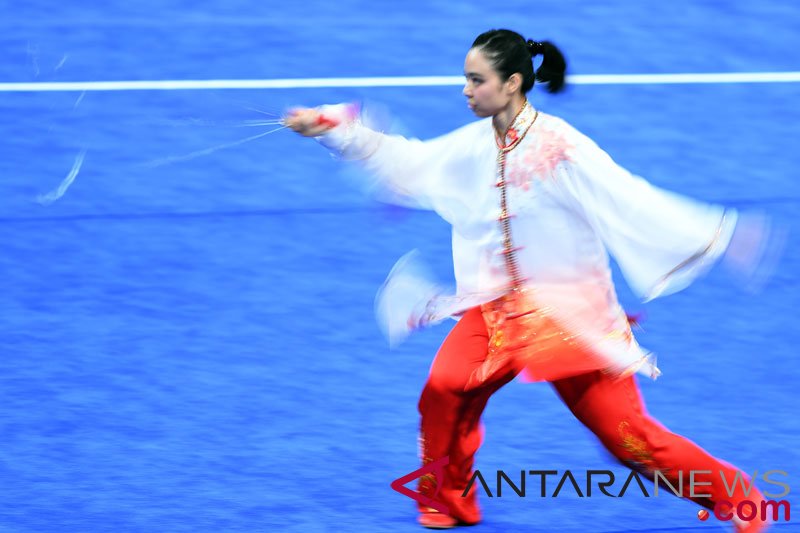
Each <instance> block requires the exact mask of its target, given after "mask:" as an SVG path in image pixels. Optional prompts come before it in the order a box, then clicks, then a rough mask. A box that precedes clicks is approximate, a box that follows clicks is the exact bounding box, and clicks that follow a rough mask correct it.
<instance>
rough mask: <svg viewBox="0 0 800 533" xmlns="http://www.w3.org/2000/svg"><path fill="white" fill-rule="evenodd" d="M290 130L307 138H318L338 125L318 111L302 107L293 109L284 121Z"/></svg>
mask: <svg viewBox="0 0 800 533" xmlns="http://www.w3.org/2000/svg"><path fill="white" fill-rule="evenodd" d="M283 123H284V124H286V126H288V127H289V128H290V129H292V130H293V131H296V132H297V133H299V134H300V135H303V136H305V137H318V136H319V135H322V134H323V133H325V132H326V131H328V130H329V129H331V128H333V127H335V126H336V125H337V122H336V121H333V120H330V119H328V118H326V117H325V116H324V115H323V114H322V113H320V112H319V111H317V110H316V109H312V108H308V107H302V108H296V109H291V110H289V112H288V113H287V114H286V117H284V119H283Z"/></svg>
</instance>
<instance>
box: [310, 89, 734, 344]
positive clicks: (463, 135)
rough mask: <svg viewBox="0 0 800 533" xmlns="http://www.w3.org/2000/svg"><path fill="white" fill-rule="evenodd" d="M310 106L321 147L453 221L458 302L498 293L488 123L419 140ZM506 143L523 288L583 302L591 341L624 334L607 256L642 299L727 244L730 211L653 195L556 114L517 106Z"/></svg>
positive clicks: (498, 245)
mask: <svg viewBox="0 0 800 533" xmlns="http://www.w3.org/2000/svg"><path fill="white" fill-rule="evenodd" d="M320 109H321V111H322V113H323V114H325V115H326V116H333V117H336V119H337V120H338V121H340V122H339V124H338V125H337V126H336V127H334V128H332V129H331V130H329V131H328V132H327V133H326V134H324V135H323V136H321V137H320V138H319V140H320V142H321V143H322V144H323V145H325V146H326V147H328V148H329V149H332V150H333V151H335V152H337V153H338V154H339V155H340V156H341V157H342V158H343V159H346V160H356V161H358V162H359V163H360V164H361V165H362V166H363V167H364V168H365V169H366V170H367V171H368V172H369V173H371V174H373V175H375V176H377V177H378V178H379V180H380V182H381V183H382V184H383V185H384V186H386V187H388V188H389V189H390V190H391V191H393V192H394V193H395V194H398V195H402V196H403V197H405V198H407V199H411V200H413V201H414V202H416V204H418V205H419V206H421V207H425V208H429V209H433V210H434V211H436V212H437V213H438V214H439V215H440V216H441V217H442V218H444V219H445V220H446V221H447V222H449V223H450V224H451V225H452V245H453V262H454V269H455V279H456V286H457V293H458V295H460V296H464V297H469V296H471V295H487V296H486V299H489V298H490V295H496V294H497V293H498V292H502V291H503V290H505V289H507V288H508V287H509V284H510V282H511V280H510V278H509V273H508V269H507V266H506V262H505V255H504V250H505V248H504V243H503V232H502V229H501V224H500V222H499V220H500V219H501V217H502V216H503V213H501V210H500V190H499V187H498V143H497V139H496V134H495V131H494V128H493V125H492V121H491V119H490V118H487V119H484V120H480V121H477V122H473V123H471V124H468V125H466V126H463V127H461V128H459V129H457V130H455V131H453V132H451V133H448V134H446V135H443V136H441V137H438V138H435V139H432V140H429V141H419V140H415V139H406V138H404V137H401V136H397V135H388V134H384V133H380V132H377V131H373V130H372V129H370V128H368V127H366V126H365V125H363V124H362V123H361V121H360V120H359V118H358V116H356V114H355V113H353V112H352V108H351V107H350V106H346V105H343V106H323V107H322V108H320ZM507 135H508V137H507V138H506V139H505V141H506V142H505V144H508V143H509V142H511V141H513V137H514V136H517V135H524V137H523V138H522V140H521V141H520V142H519V144H518V145H517V146H516V147H515V148H514V149H513V150H511V151H510V152H508V153H507V154H506V163H505V181H506V191H507V202H508V213H507V216H510V217H511V235H512V245H513V247H514V249H515V251H514V253H515V254H516V257H517V263H518V265H519V271H520V274H521V276H522V278H523V279H524V280H525V284H526V285H529V286H531V287H536V288H537V289H540V290H541V289H542V288H549V290H550V292H551V293H553V294H558V296H556V297H555V298H557V299H558V300H559V302H560V303H561V304H562V306H563V305H566V307H567V308H569V307H570V306H575V305H577V306H578V307H580V306H581V305H583V303H581V301H585V303H586V305H587V306H589V307H590V308H591V310H592V311H591V313H589V314H590V315H593V316H594V317H595V318H593V319H592V320H590V322H592V323H593V324H592V326H591V327H596V328H599V330H598V332H597V333H598V334H601V333H602V334H607V333H609V332H610V331H612V330H619V329H620V328H627V324H625V325H624V326H623V321H622V317H624V314H623V313H622V310H621V309H620V307H619V305H618V303H617V299H616V294H615V291H614V286H613V283H612V279H611V270H610V268H609V252H610V254H611V255H612V256H613V257H614V258H615V259H616V261H617V263H618V264H619V266H620V269H621V270H622V273H623V275H624V276H625V279H626V280H627V282H628V283H629V285H630V286H631V288H632V289H633V290H634V292H635V293H636V294H637V295H639V296H640V297H642V298H643V299H645V300H650V299H653V298H655V297H657V296H661V295H666V294H670V293H673V292H676V291H678V290H681V289H683V288H684V287H686V286H687V285H689V284H690V283H691V282H692V280H694V279H695V278H696V277H697V276H699V275H700V274H701V273H703V272H704V271H705V270H707V269H708V268H709V267H710V266H711V265H712V264H713V263H714V262H715V261H716V260H717V258H718V257H719V256H720V255H721V254H722V253H723V252H724V250H725V249H726V247H727V246H728V243H729V242H730V239H731V236H732V234H733V230H734V227H735V224H736V218H737V215H736V212H735V211H733V210H726V209H724V208H722V207H721V206H717V205H709V204H705V203H699V202H696V201H694V200H691V199H687V198H685V197H681V196H679V195H676V194H673V193H670V192H667V191H664V190H662V189H659V188H657V187H654V186H653V185H651V184H649V183H648V182H647V181H645V180H644V179H642V178H640V177H638V176H634V175H632V174H630V173H629V172H628V171H626V170H625V169H624V168H622V167H620V166H619V165H617V164H616V163H615V162H614V161H613V160H612V159H611V157H609V155H608V154H607V153H606V152H604V151H603V150H602V149H600V148H599V147H598V146H597V145H596V144H595V143H594V142H593V141H592V140H591V139H589V138H588V137H586V136H585V135H583V134H581V133H580V132H578V131H577V130H576V129H575V128H573V127H572V126H570V125H569V124H567V123H566V122H565V121H564V120H562V119H560V118H557V117H555V116H552V115H548V114H546V113H542V112H538V111H536V110H535V109H533V108H532V107H531V106H530V105H529V104H526V105H525V107H524V108H523V110H522V111H521V112H520V114H519V115H518V116H517V117H516V119H515V121H514V123H513V124H512V126H511V128H510V129H509V132H508V134H507ZM547 292H548V289H545V293H547ZM480 299H481V298H480V296H478V301H480ZM588 300H591V302H589V301H588ZM565 301H568V302H573V303H572V304H564V303H563V302H565ZM474 303H475V300H473V301H472V304H474ZM569 312H570V313H571V314H574V312H573V310H570V311H569ZM587 316H588V315H587ZM602 317H605V319H601V320H597V319H599V318H602ZM606 319H607V320H606ZM631 343H632V344H631V346H629V348H632V349H635V351H636V352H637V353H638V354H640V352H638V346H636V345H635V341H633V340H631ZM632 357H633V356H632Z"/></svg>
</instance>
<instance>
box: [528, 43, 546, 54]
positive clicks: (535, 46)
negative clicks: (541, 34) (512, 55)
mask: <svg viewBox="0 0 800 533" xmlns="http://www.w3.org/2000/svg"><path fill="white" fill-rule="evenodd" d="M528 50H529V51H530V53H531V57H536V56H538V55H541V54H543V53H544V44H542V43H541V42H539V41H533V40H531V39H528Z"/></svg>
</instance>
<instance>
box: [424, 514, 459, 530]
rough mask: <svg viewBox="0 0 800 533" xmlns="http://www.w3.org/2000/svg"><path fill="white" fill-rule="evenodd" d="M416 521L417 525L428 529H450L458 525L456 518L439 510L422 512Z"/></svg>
mask: <svg viewBox="0 0 800 533" xmlns="http://www.w3.org/2000/svg"><path fill="white" fill-rule="evenodd" d="M417 521H418V522H419V525H421V526H422V527H427V528H428V529H452V528H454V527H456V526H457V525H458V520H456V519H455V518H453V517H452V516H450V515H449V514H444V513H440V512H439V511H425V512H422V513H420V515H419V518H418V519H417Z"/></svg>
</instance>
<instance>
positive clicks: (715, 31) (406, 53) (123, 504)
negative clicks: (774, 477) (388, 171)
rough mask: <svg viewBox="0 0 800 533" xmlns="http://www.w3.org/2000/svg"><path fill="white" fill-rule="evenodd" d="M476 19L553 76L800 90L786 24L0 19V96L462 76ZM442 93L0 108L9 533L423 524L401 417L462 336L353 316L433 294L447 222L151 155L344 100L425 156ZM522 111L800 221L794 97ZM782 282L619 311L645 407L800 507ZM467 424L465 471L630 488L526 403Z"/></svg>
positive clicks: (240, 5)
mask: <svg viewBox="0 0 800 533" xmlns="http://www.w3.org/2000/svg"><path fill="white" fill-rule="evenodd" d="M492 27H509V28H512V29H515V30H517V31H520V32H521V33H524V34H525V35H526V36H527V37H531V38H535V39H551V40H553V41H554V42H556V43H557V44H558V45H559V46H560V47H561V48H562V49H563V50H564V52H565V54H566V55H567V57H568V60H569V62H570V71H571V72H572V73H574V74H619V73H682V72H751V71H798V70H800V68H798V56H797V50H798V49H800V31H798V30H800V5H798V4H797V3H796V2H793V1H791V0H784V1H778V0H762V1H759V2H755V1H749V2H745V1H728V2H723V1H690V0H676V1H673V2H668V3H667V2H655V1H649V0H648V1H641V2H633V1H621V0H618V1H609V2H603V3H602V5H599V4H595V3H587V2H580V1H578V0H569V1H565V0H561V1H558V2H556V1H548V2H535V3H533V2H521V1H516V0H508V1H505V2H503V3H502V4H491V3H489V2H465V3H462V4H458V5H456V4H453V3H450V2H444V1H433V2H407V3H404V4H402V5H401V4H381V3H377V2H367V1H363V0H340V1H339V2H337V3H335V4H334V3H332V2H331V3H328V2H310V3H301V2H272V1H265V2H245V1H230V2H226V3H224V4H223V3H222V2H217V3H215V2H203V1H199V2H178V1H176V2H147V1H142V2H137V3H135V4H134V3H131V2H121V1H110V2H105V3H104V4H102V5H101V4H100V3H92V2H83V3H81V2H66V3H62V4H59V3H56V2H44V1H26V2H22V1H8V0H3V1H0V54H2V59H3V60H2V62H0V81H2V82H47V81H93V80H159V79H227V78H232V79H238V78H244V79H257V78H306V77H361V76H410V75H459V74H460V73H461V71H462V64H463V58H464V54H465V53H466V51H467V49H468V47H469V44H470V43H471V42H472V40H473V39H474V37H475V36H476V35H477V34H478V33H480V32H482V31H484V30H486V29H489V28H492ZM460 91H461V88H460V87H455V86H454V87H405V88H358V89H347V88H342V89H303V90H297V89H294V90H213V91H209V90H206V91H203V90H201V91H122V92H107V93H102V92H87V93H85V94H82V93H80V92H55V93H47V92H10V93H3V94H2V98H0V116H2V117H3V119H2V120H1V121H0V139H2V141H0V143H1V144H0V146H2V157H0V284H1V285H0V287H2V292H0V531H170V532H172V531H175V532H179V531H241V532H250V531H328V530H336V531H375V532H378V531H417V530H418V529H419V528H418V526H417V525H416V524H415V519H416V517H415V511H414V506H413V502H412V501H411V500H410V499H408V498H406V497H404V496H402V495H400V494H398V493H396V492H394V491H393V490H392V489H391V488H390V486H389V485H390V483H391V481H392V480H394V479H395V478H398V477H400V476H401V475H404V474H406V473H407V472H410V471H412V470H414V469H416V468H417V467H418V459H417V448H416V438H417V434H416V431H417V424H418V420H417V413H416V401H417V398H418V394H419V392H420V390H421V387H422V385H423V383H424V380H425V377H426V373H427V370H428V367H429V364H430V361H431V360H432V358H433V355H434V354H435V352H436V349H437V347H438V345H439V343H440V342H441V340H442V339H443V337H444V335H446V333H447V330H448V328H449V327H450V325H451V323H449V324H444V325H441V326H439V327H436V328H433V329H432V330H430V331H426V332H423V333H422V334H420V335H417V336H415V337H413V338H412V339H411V340H410V341H409V342H408V343H407V344H405V345H403V346H402V347H401V348H400V349H398V350H395V351H390V350H389V349H388V347H387V345H386V343H385V341H384V339H383V338H382V337H381V335H380V332H379V331H378V328H377V327H376V325H375V322H374V318H373V314H372V305H373V298H374V294H375V291H376V289H377V287H378V286H379V284H380V283H381V282H382V280H383V279H384V277H385V275H386V273H387V272H388V270H389V268H390V267H391V266H392V264H393V263H394V261H395V260H396V259H397V258H398V257H399V256H400V255H401V254H403V253H404V252H406V251H407V250H409V249H411V248H414V247H416V248H420V249H421V250H422V252H423V255H424V256H425V257H426V259H427V260H428V261H429V262H431V263H432V264H433V266H434V268H435V269H436V272H437V274H438V275H440V276H441V277H442V278H443V279H449V278H450V277H452V274H451V269H452V263H451V259H450V250H449V228H448V227H447V226H446V224H444V223H443V222H442V221H440V220H439V219H437V217H436V216H435V215H433V214H432V213H427V212H420V211H405V210H400V209H394V208H387V207H385V206H382V205H380V204H378V203H376V202H374V201H373V200H371V199H370V198H369V197H368V196H367V195H366V194H364V192H363V190H362V189H361V188H359V187H358V186H356V185H355V184H354V183H353V182H352V179H351V176H350V175H349V173H348V172H346V171H343V170H342V168H341V167H340V166H339V164H337V162H335V161H334V160H333V159H332V158H331V157H329V156H328V154H327V153H326V152H325V151H324V150H323V149H322V148H320V147H318V146H315V143H313V142H312V141H309V140H306V139H302V138H300V137H297V136H295V135H293V134H290V133H288V132H286V131H280V132H277V133H274V134H272V135H269V136H266V137H263V138H261V139H258V140H255V141H253V142H249V143H245V144H241V145H239V146H235V147H231V148H227V149H222V150H219V151H216V152H214V153H211V154H209V155H206V156H203V157H196V158H192V159H188V160H185V161H181V162H176V163H173V164H168V165H160V166H158V165H153V162H154V161H157V160H159V159H161V158H165V157H171V156H180V155H184V154H191V153H194V152H197V151H200V150H204V149H207V148H210V147H214V146H218V145H220V144H226V143H232V142H234V141H237V140H239V139H243V138H245V137H247V136H249V135H253V134H255V133H258V132H260V131H268V129H269V126H263V127H262V128H245V127H241V126H242V125H243V124H244V123H245V121H250V120H258V119H261V118H272V119H274V118H276V117H277V116H278V115H280V114H281V113H282V112H283V111H284V110H285V109H287V108H288V107H290V106H293V105H318V104H323V103H335V102H341V101H353V100H362V99H365V100H369V101H372V102H378V103H379V104H380V105H383V106H385V107H386V108H387V109H389V110H391V113H392V115H393V117H394V118H395V119H396V120H397V121H398V122H400V123H402V125H403V127H404V131H407V132H410V133H411V134H413V135H415V136H418V137H421V138H430V137H433V136H435V135H439V134H441V133H444V132H447V131H449V130H451V129H453V128H455V127H457V126H460V125H462V124H465V123H467V122H469V121H471V120H473V117H472V116H471V115H470V113H469V111H468V110H467V108H466V106H465V102H464V99H463V97H462V96H461V93H460ZM531 98H532V100H533V101H534V104H535V105H536V106H537V107H539V108H541V109H543V110H545V111H547V112H549V113H552V114H556V115H559V116H562V117H564V118H565V119H567V120H568V121H569V122H571V123H572V124H573V125H574V126H576V127H577V128H578V129H580V130H582V131H583V132H585V133H587V134H588V135H589V136H591V137H592V138H593V139H595V140H596V141H597V142H598V144H600V146H602V147H603V148H605V149H606V150H607V151H609V152H610V153H611V154H612V155H613V156H614V158H615V159H616V160H617V161H618V162H619V163H621V164H622V165H624V166H625V167H627V168H628V169H630V170H631V171H633V172H635V173H637V174H640V175H643V176H645V177H647V179H649V180H650V181H652V182H653V183H655V184H657V185H659V186H662V187H665V188H667V189H670V190H674V191H678V192H681V193H683V194H686V195H690V196H693V197H696V198H699V199H703V200H710V201H718V202H723V203H726V204H729V205H733V206H737V207H743V208H751V209H758V210H763V211H766V212H768V213H770V214H771V215H772V216H774V217H775V219H776V220H778V221H779V222H780V223H782V224H784V225H786V226H788V227H789V228H791V227H792V226H794V225H796V221H797V220H798V218H797V210H798V208H800V186H798V182H797V177H796V169H797V168H798V166H800V150H798V149H797V129H798V122H799V121H800V107H798V106H797V101H798V98H800V84H798V83H769V84H709V85H701V84H690V85H659V84H652V85H598V86H590V85H574V86H572V87H571V88H570V90H569V91H568V92H566V93H565V94H563V95H559V96H556V97H552V96H549V95H546V94H545V93H544V92H543V91H539V90H534V92H533V93H532V95H531ZM254 108H257V109H259V110H261V112H259V111H256V110H254ZM264 113H266V114H264ZM83 149H85V150H86V151H87V153H86V158H85V161H84V164H83V166H82V168H81V171H80V173H79V175H78V177H77V179H76V180H75V182H74V183H73V185H72V186H71V187H70V188H69V190H68V191H67V193H66V194H65V196H64V197H63V198H61V199H60V200H59V201H57V202H55V203H54V204H52V205H50V206H46V207H45V206H42V205H39V204H37V203H36V202H35V201H34V200H35V198H36V197H37V196H38V195H40V194H44V193H46V192H48V191H50V190H52V189H54V188H56V187H57V186H58V185H59V183H60V182H61V180H62V179H63V178H64V177H65V176H66V174H67V173H68V171H69V169H70V168H71V167H72V164H73V162H74V160H75V157H76V155H77V154H78V153H79V152H80V151H81V150H83ZM799 266H800V254H798V247H797V235H796V231H795V232H794V233H790V235H789V239H788V242H787V247H786V251H785V255H784V257H783V260H782V262H781V263H780V265H779V267H778V270H777V272H776V274H775V276H774V278H773V279H772V280H771V282H770V284H769V285H768V286H767V287H766V288H765V289H764V290H763V291H762V292H761V293H759V294H755V295H754V294H751V293H748V292H746V291H742V290H739V288H738V287H737V284H736V282H735V280H733V279H732V278H731V277H730V276H728V275H726V274H725V272H723V271H721V270H718V271H714V272H712V273H711V274H710V275H709V276H708V277H706V278H704V279H703V280H702V281H700V282H698V283H696V284H695V285H693V286H692V287H690V288H689V289H687V290H686V291H684V292H682V293H680V294H677V295H675V296H672V297H669V298H664V299H662V300H657V301H655V302H652V303H650V304H647V305H643V304H639V303H637V302H636V300H635V299H634V298H633V297H631V295H630V293H629V291H628V290H627V288H626V287H625V286H624V282H623V281H622V280H621V279H620V280H619V281H620V283H619V290H620V295H621V298H622V300H623V302H624V303H625V304H626V305H627V307H628V309H629V310H630V311H634V312H636V311H642V310H643V311H644V312H645V313H646V314H647V321H646V322H645V325H644V326H645V329H646V331H645V332H644V333H643V334H642V335H641V336H640V342H641V343H642V344H643V345H644V346H646V347H648V348H650V349H652V350H653V351H655V352H657V353H658V354H659V356H660V358H659V363H660V366H661V367H662V370H663V371H664V376H663V377H662V378H660V379H659V380H658V381H657V382H642V388H643V391H644V394H645V396H646V398H647V401H648V407H649V409H650V411H651V412H652V413H653V414H654V415H655V416H656V417H658V418H659V419H660V420H661V421H662V422H663V423H664V424H666V425H667V426H668V427H670V428H671V429H672V430H674V431H676V432H679V433H682V434H685V435H687V436H688V437H690V438H692V439H693V440H695V441H696V442H698V443H699V444H701V445H702V446H704V447H706V448H707V449H708V450H709V451H710V452H711V453H713V454H715V455H717V456H719V457H722V458H724V459H726V460H728V461H730V462H733V463H734V464H736V465H738V466H740V467H741V468H743V469H744V470H745V471H747V472H750V473H753V472H754V471H756V470H757V471H758V472H759V474H760V473H763V472H764V471H766V470H775V469H777V470H783V471H786V472H788V473H789V478H788V480H787V481H788V483H789V484H790V485H791V487H792V493H791V494H790V495H789V496H788V498H787V499H789V500H790V501H791V502H792V503H793V504H794V505H795V508H796V510H799V511H800V507H797V503H798V502H800V500H798V499H797V497H796V494H795V492H794V490H800V479H799V478H798V474H799V473H800V452H798V448H799V447H800V421H798V418H797V416H796V413H797V407H796V404H795V396H796V390H797V383H798V378H800V369H798V367H797V365H796V363H795V355H796V350H795V346H796V344H797V342H798V339H799V337H800V335H798V330H797V327H796V323H795V319H796V316H797V304H798V302H800V298H798V296H799V295H800V291H799V290H798V287H797V279H798V278H797V274H796V272H797V270H798V267H799ZM793 406H794V407H793ZM485 423H486V426H487V437H486V441H485V444H484V446H483V448H482V449H481V451H480V452H479V455H478V467H479V468H480V469H482V470H483V471H484V472H494V471H495V470H497V469H504V470H506V471H514V470H517V471H518V470H521V469H556V470H559V471H563V470H565V469H571V470H572V471H574V472H578V473H581V472H585V470H587V469H604V468H612V469H614V470H615V472H618V474H619V475H620V476H625V475H626V471H625V470H624V469H622V468H619V467H616V466H615V465H614V463H613V461H612V460H611V459H610V457H609V456H608V455H607V454H606V453H605V452H604V451H602V450H601V449H600V447H599V445H598V444H596V443H595V442H594V440H593V438H592V437H591V435H590V434H589V433H588V432H587V431H586V430H585V429H584V428H583V427H582V426H580V425H579V424H578V423H577V422H575V421H574V420H573V419H572V417H571V415H570V414H569V413H568V411H567V410H566V408H565V407H564V406H563V405H562V404H561V403H560V402H559V401H558V399H557V398H556V397H555V395H554V393H553V392H552V391H551V390H550V388H549V387H548V386H547V385H542V384H539V385H522V384H519V383H512V384H510V385H509V386H507V387H505V388H504V389H503V390H501V391H500V392H499V393H498V394H496V395H495V396H494V397H493V399H492V401H491V402H490V405H489V407H488V409H487V411H486V415H485ZM579 479H583V476H579ZM760 486H761V487H762V488H769V487H768V486H766V485H763V484H760ZM795 487H798V489H795ZM482 501H483V507H484V511H485V522H484V523H483V524H482V525H480V526H478V527H476V528H474V529H473V530H474V531H476V532H482V531H588V532H611V531H633V530H655V529H659V528H660V529H659V530H661V531H677V530H686V529H689V528H694V527H697V528H700V529H711V530H722V526H721V525H720V524H719V523H716V522H715V521H714V520H713V519H712V520H710V521H708V522H706V523H701V522H700V521H698V520H697V518H696V510H697V509H696V508H695V507H694V506H693V504H691V503H687V502H684V501H680V500H678V499H675V498H669V497H666V496H664V495H662V496H661V497H659V498H650V499H646V498H644V497H642V496H640V495H639V496H637V494H636V493H635V492H631V493H630V497H625V498H621V499H610V498H598V497H593V498H591V499H579V498H577V497H574V496H569V495H566V496H565V497H563V498H558V499H555V500H554V499H552V498H539V497H536V496H531V495H530V494H529V495H528V497H526V498H517V497H516V496H514V497H505V496H504V497H503V498H500V499H498V498H494V499H491V500H490V499H488V498H483V500H482ZM777 529H778V530H779V531H780V530H782V529H790V530H794V529H795V528H794V527H791V525H790V526H788V527H786V526H783V527H780V528H777Z"/></svg>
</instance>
